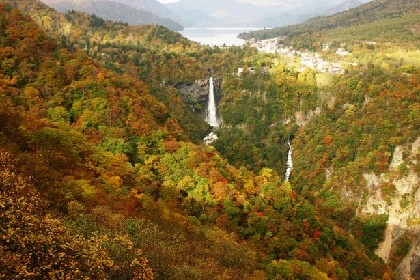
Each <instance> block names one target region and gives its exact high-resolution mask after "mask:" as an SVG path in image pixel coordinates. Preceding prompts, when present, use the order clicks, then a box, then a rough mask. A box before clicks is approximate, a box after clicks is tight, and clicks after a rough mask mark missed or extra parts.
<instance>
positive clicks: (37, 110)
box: [0, 0, 390, 279]
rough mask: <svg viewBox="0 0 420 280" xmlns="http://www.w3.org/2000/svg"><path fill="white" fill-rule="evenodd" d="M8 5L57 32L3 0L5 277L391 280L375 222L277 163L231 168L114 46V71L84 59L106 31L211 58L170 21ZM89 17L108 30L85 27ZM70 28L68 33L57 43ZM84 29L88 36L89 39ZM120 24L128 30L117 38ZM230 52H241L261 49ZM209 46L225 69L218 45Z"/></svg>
mask: <svg viewBox="0 0 420 280" xmlns="http://www.w3.org/2000/svg"><path fill="white" fill-rule="evenodd" d="M8 2H10V3H12V4H14V5H15V6H16V5H19V6H20V7H22V8H23V10H24V11H27V12H28V11H31V12H32V13H31V15H33V16H34V18H38V15H37V14H36V13H34V12H35V11H42V13H40V14H42V17H41V18H42V22H43V24H45V25H42V26H43V27H44V28H45V30H47V32H49V33H48V35H47V33H45V32H44V31H43V30H42V29H41V28H40V27H39V26H38V25H37V24H36V23H35V22H34V21H33V20H32V19H31V18H30V17H29V16H24V15H23V14H22V13H21V12H20V11H19V10H16V9H11V8H10V7H7V6H6V5H5V4H4V3H2V4H0V13H1V14H0V15H1V17H0V18H1V24H0V31H1V32H0V55H1V58H2V64H1V68H0V88H1V91H0V99H1V102H0V124H1V126H0V141H1V144H2V145H1V148H0V149H1V150H0V151H1V157H0V159H1V161H0V165H1V167H2V168H1V173H0V191H1V194H2V195H1V196H0V199H1V201H0V207H1V208H2V209H1V210H2V211H1V212H0V217H1V221H2V225H3V227H2V228H1V231H2V234H1V235H0V251H1V252H2V254H3V255H4V256H7V258H1V260H0V268H1V269H0V273H1V274H0V275H1V277H2V278H6V279H8V278H12V277H15V278H17V279H28V278H31V277H32V278H33V279H37V278H38V279H40V278H41V279H42V278H51V277H53V275H57V274H60V273H65V274H66V275H69V276H70V277H74V278H87V277H89V278H92V279H197V278H198V279H279V278H280V279H281V278H295V279H305V278H314V279H329V278H343V279H360V278H369V277H370V278H373V279H379V278H382V277H383V276H384V277H388V276H389V275H390V273H389V271H388V267H387V266H385V265H384V264H383V263H382V262H381V261H380V260H379V259H378V258H377V257H375V256H373V255H372V254H371V252H370V251H369V250H370V249H369V248H367V247H366V246H367V245H365V244H364V243H361V242H360V240H359V238H360V239H361V240H363V239H366V240H369V241H371V240H376V239H378V238H380V237H378V232H381V228H382V224H381V223H380V222H379V225H377V224H374V225H373V226H372V224H371V223H370V221H369V220H360V221H359V224H358V225H359V226H358V227H357V228H358V229H359V230H360V232H359V233H358V234H357V238H355V237H354V236H353V235H352V234H349V233H348V232H346V231H345V230H344V229H343V228H342V227H340V226H339V224H337V223H336V221H334V220H333V219H331V217H330V216H328V215H325V214H324V213H323V212H322V211H320V209H319V208H318V206H317V205H315V204H312V203H311V202H310V200H308V199H307V198H305V196H304V195H303V194H300V193H298V192H296V190H298V189H301V188H302V187H298V186H296V187H295V186H292V185H290V183H288V182H283V180H282V178H281V176H279V175H278V174H277V173H276V172H275V171H274V170H273V169H270V168H262V169H261V170H260V171H259V172H255V173H253V172H251V171H249V170H247V169H246V168H235V167H233V166H232V165H229V164H228V163H227V162H226V160H224V159H223V158H222V157H221V156H220V155H219V154H218V153H217V152H216V151H215V150H214V149H213V148H211V147H206V146H197V145H195V144H192V143H191V142H189V141H187V137H186V135H185V132H184V131H183V130H182V128H181V127H180V126H179V125H178V122H177V120H176V119H175V118H173V117H172V115H171V114H172V113H171V111H170V110H169V109H168V107H166V106H165V105H164V104H163V103H161V102H159V101H158V100H157V99H156V98H155V97H154V96H153V95H152V94H151V90H156V91H159V90H161V91H163V93H167V92H166V90H168V91H169V89H166V88H160V87H158V86H157V83H156V80H155V79H156V78H155V77H153V78H150V79H149V80H140V79H139V77H135V75H134V74H133V73H131V72H129V71H127V69H129V68H130V67H129V66H131V65H128V64H127V65H125V67H124V66H121V68H119V67H118V64H119V61H121V62H123V60H124V56H122V57H119V55H118V54H119V53H118V52H115V53H114V50H108V52H107V54H112V53H113V54H114V55H115V58H114V59H113V60H112V61H113V62H114V63H115V65H116V66H115V67H114V68H116V69H114V70H109V69H106V68H105V67H104V66H101V64H100V63H99V62H96V61H95V60H94V58H93V57H95V55H92V57H90V55H91V54H94V53H95V49H94V47H98V46H99V45H100V44H98V45H94V44H91V43H93V42H95V40H96V36H98V37H100V35H101V34H102V33H101V32H105V31H106V30H107V31H108V32H109V34H107V35H108V38H113V40H114V41H113V42H114V43H115V44H117V43H119V44H123V42H124V43H125V45H126V46H129V45H130V44H131V42H132V41H131V40H134V41H137V40H138V41H139V42H142V43H143V42H144V43H147V42H149V43H147V44H148V47H149V48H150V49H153V48H159V49H161V50H162V49H166V48H167V49H170V48H171V47H179V48H182V47H184V48H186V49H188V50H189V51H191V52H192V51H193V50H195V53H194V55H196V56H198V57H205V55H207V57H209V54H208V52H209V49H207V48H202V49H201V48H200V47H199V46H194V48H195V49H194V48H193V47H191V46H190V45H189V44H190V43H188V42H185V41H184V39H182V38H180V37H172V35H173V34H172V33H170V32H169V31H167V30H165V29H164V30H162V29H160V28H151V29H149V28H147V27H144V28H143V29H142V28H132V27H127V26H125V25H118V24H112V23H109V22H103V21H100V20H98V19H97V18H96V17H92V16H88V15H85V14H78V13H70V14H67V15H66V16H64V15H59V14H55V12H54V11H53V10H50V9H48V8H45V7H44V8H42V7H43V6H42V5H40V4H39V3H38V2H36V1H33V0H25V1H21V0H19V1H8ZM37 9H39V10H37ZM48 17H49V18H48ZM66 17H67V19H66ZM63 18H65V21H61V20H63ZM48 19H49V20H48ZM92 20H93V23H98V22H99V23H100V24H99V26H102V25H106V26H107V27H108V29H105V28H103V29H101V28H99V29H96V28H98V27H97V25H96V24H93V26H91V27H88V26H89V23H92ZM59 23H60V24H59ZM64 23H67V24H64ZM83 23H85V24H83ZM86 23H87V24H86ZM69 24H72V26H73V27H74V29H71V30H72V32H67V33H66V35H65V36H66V37H63V36H64V34H62V33H60V32H61V28H63V30H67V31H68V30H69V29H66V27H68V25H69ZM89 28H90V29H89ZM85 30H86V31H87V30H88V31H89V32H92V33H89V40H88V41H86V38H84V37H83V34H84V31H85ZM73 32H74V33H73ZM95 32H97V33H95ZM118 32H121V33H123V32H132V33H131V34H133V38H130V39H127V41H124V39H118V38H119V37H118V35H119V34H120V33H118ZM113 33H116V34H118V35H116V34H113ZM85 34H87V33H85ZM134 35H136V36H134ZM161 35H165V36H161ZM49 36H51V37H49ZM56 36H57V37H56ZM103 37H105V36H103ZM121 37H123V38H126V37H125V36H121ZM172 40H174V42H173V43H170V42H171V41H172ZM87 42H89V44H87ZM79 45H80V47H78V46H79ZM109 48H111V49H112V48H113V46H112V45H110V46H109ZM92 49H93V50H92ZM121 49H122V48H121ZM128 49H129V48H128ZM91 51H92V52H91ZM231 52H232V53H237V55H238V53H239V54H240V56H241V57H242V58H243V59H244V58H246V56H247V55H250V54H254V53H252V52H251V51H250V50H246V49H245V50H243V53H241V52H239V49H237V48H234V49H232V50H231ZM247 52H248V53H247ZM144 53H146V54H148V52H144ZM214 54H215V55H214V57H212V59H213V60H214V62H218V64H219V67H220V69H223V67H225V66H223V65H222V64H223V56H222V55H221V54H223V52H222V51H221V50H214ZM225 55H226V56H227V57H233V54H230V53H229V52H228V53H227V54H225ZM100 56H102V55H100ZM251 56H253V55H251ZM157 57H163V56H162V54H160V53H158V55H157ZM120 59H121V60H120ZM151 60H152V59H151ZM151 60H148V59H146V58H145V59H144V61H143V63H145V64H144V65H143V67H145V66H149V63H150V61H151ZM197 60H198V59H197ZM218 60H220V61H218ZM107 61H111V60H107ZM243 62H244V61H243V60H241V63H243ZM199 69H200V68H199ZM116 72H121V74H119V73H116ZM133 72H134V73H135V71H133ZM154 75H155V74H153V75H152V76H154ZM168 75H169V74H168ZM175 77H176V76H175ZM290 78H291V77H290ZM234 85H235V84H234V83H232V86H234ZM302 86H303V85H302ZM155 95H159V94H158V93H155ZM29 194H30V195H29ZM321 210H322V209H321ZM34 221H37V223H36V222H34ZM21 229H22V230H21ZM367 244H368V245H369V243H367ZM244 256H245V257H244Z"/></svg>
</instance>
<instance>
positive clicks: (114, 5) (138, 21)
mask: <svg viewBox="0 0 420 280" xmlns="http://www.w3.org/2000/svg"><path fill="white" fill-rule="evenodd" d="M43 2H44V3H46V4H48V5H49V6H51V7H53V8H55V9H57V10H58V11H61V12H65V11H68V10H75V11H82V12H86V13H89V14H95V15H96V16H98V17H101V18H104V19H107V20H112V21H117V22H118V21H121V22H124V23H128V24H130V25H144V24H159V25H163V26H165V27H167V28H169V29H171V30H174V31H180V30H183V28H184V27H183V26H182V25H181V24H179V23H178V22H177V21H175V20H174V19H176V18H178V17H177V16H176V15H175V14H174V13H173V12H171V11H170V10H169V9H168V8H167V7H166V6H165V5H163V4H161V3H159V2H157V1H155V0H133V1H131V0H130V1H128V0H113V1H108V0H43ZM178 19H179V18H178Z"/></svg>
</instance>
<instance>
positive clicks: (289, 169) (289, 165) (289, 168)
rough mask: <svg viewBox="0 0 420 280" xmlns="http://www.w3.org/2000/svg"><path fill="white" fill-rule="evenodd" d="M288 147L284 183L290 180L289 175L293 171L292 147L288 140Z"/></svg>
mask: <svg viewBox="0 0 420 280" xmlns="http://www.w3.org/2000/svg"><path fill="white" fill-rule="evenodd" d="M287 144H288V145H289V153H288V154H287V168H286V173H285V174H284V181H286V182H288V181H289V178H290V173H292V169H293V159H292V145H291V144H290V140H289V141H288V142H287Z"/></svg>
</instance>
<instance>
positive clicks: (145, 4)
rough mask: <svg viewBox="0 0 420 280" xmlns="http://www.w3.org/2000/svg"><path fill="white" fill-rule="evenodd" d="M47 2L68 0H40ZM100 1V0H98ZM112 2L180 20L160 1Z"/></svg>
mask: <svg viewBox="0 0 420 280" xmlns="http://www.w3.org/2000/svg"><path fill="white" fill-rule="evenodd" d="M42 1H43V2H44V3H47V4H56V3H59V2H63V1H68V0H42ZM89 1H96V0H71V2H74V3H81V2H89ZM99 1H102V0H99ZM113 2H117V3H121V4H124V5H126V6H129V7H132V8H135V9H138V10H142V11H146V12H149V13H152V14H154V15H156V16H158V17H160V18H162V19H170V20H173V21H175V22H181V19H180V18H179V17H177V16H176V15H175V14H174V13H173V12H172V11H171V10H170V9H168V8H167V7H166V6H165V5H163V4H162V3H160V2H158V1H156V0H113Z"/></svg>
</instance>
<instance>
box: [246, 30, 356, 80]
mask: <svg viewBox="0 0 420 280" xmlns="http://www.w3.org/2000/svg"><path fill="white" fill-rule="evenodd" d="M283 39H284V38H282V37H279V38H273V39H267V40H261V41H256V40H251V41H248V44H249V45H250V46H252V47H256V48H257V49H258V51H260V52H265V53H275V54H281V55H285V56H290V57H294V56H298V57H299V58H300V62H301V67H300V68H299V71H303V70H305V69H306V68H311V69H313V70H316V71H319V72H321V73H331V74H344V73H345V71H344V69H343V68H342V67H341V65H340V64H339V63H337V62H328V61H325V60H323V59H322V57H321V56H320V55H319V54H318V53H313V52H302V51H297V50H294V49H293V48H292V47H289V46H284V45H283V44H281V43H280V42H281V41H282V40H283ZM329 48H330V47H329V45H327V44H324V45H323V50H325V51H326V50H329ZM336 54H337V55H339V56H342V57H344V56H347V55H349V54H350V52H348V51H346V50H345V49H344V48H338V50H337V51H336Z"/></svg>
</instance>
